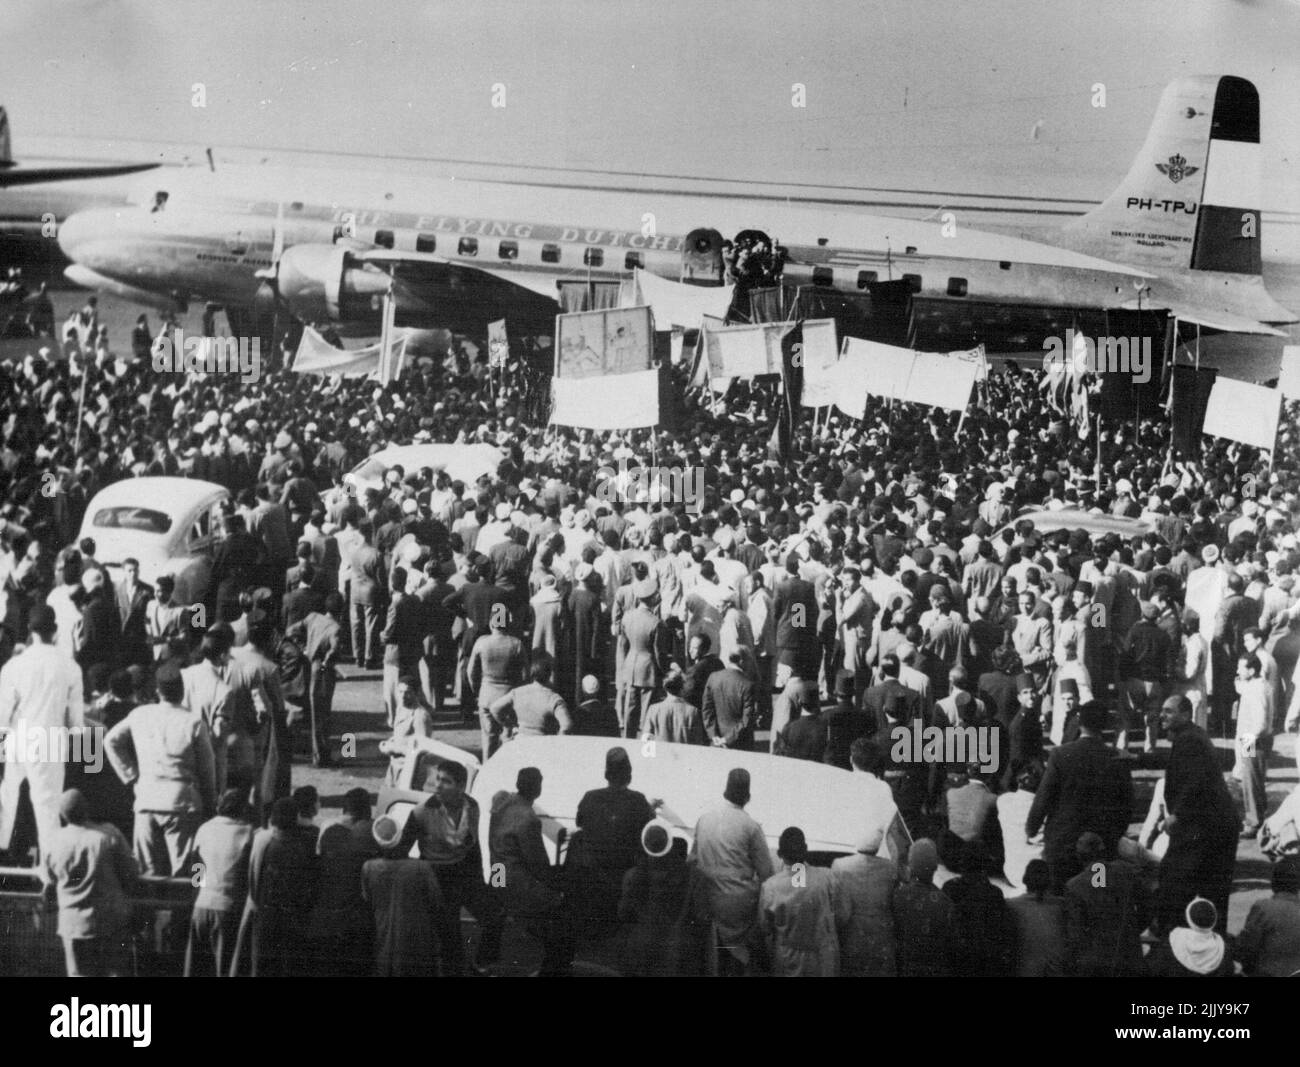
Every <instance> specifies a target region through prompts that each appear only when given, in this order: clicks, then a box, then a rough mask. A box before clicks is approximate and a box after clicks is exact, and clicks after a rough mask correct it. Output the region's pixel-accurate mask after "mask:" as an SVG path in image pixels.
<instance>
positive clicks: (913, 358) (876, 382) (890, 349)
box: [805, 337, 980, 419]
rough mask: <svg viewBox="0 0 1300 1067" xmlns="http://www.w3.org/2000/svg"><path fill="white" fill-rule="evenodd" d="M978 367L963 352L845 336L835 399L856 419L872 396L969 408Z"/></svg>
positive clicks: (835, 377) (833, 377)
mask: <svg viewBox="0 0 1300 1067" xmlns="http://www.w3.org/2000/svg"><path fill="white" fill-rule="evenodd" d="M979 370H980V368H979V364H978V363H976V362H975V361H974V360H971V359H968V358H965V357H964V356H962V355H957V356H956V358H954V356H953V355H945V354H943V353H940V352H914V351H912V350H911V349H910V348H896V347H894V346H893V345H882V344H880V343H878V342H876V341H863V340H861V339H860V338H857V337H846V338H845V339H844V353H843V355H842V356H841V357H840V361H839V362H838V363H837V364H836V365H835V368H834V370H833V372H832V375H831V380H832V385H831V392H832V395H833V398H834V399H833V401H832V402H833V403H834V404H835V406H836V407H837V408H839V409H840V410H841V411H842V412H844V413H845V414H846V415H852V416H853V417H854V418H855V419H859V418H861V417H862V411H863V408H864V407H865V406H866V403H867V397H868V396H878V397H881V398H883V399H885V400H897V401H900V402H902V403H908V404H926V405H929V406H930V407H940V408H946V409H948V410H949V411H964V410H965V409H966V406H967V404H968V403H969V402H970V393H971V389H972V388H974V385H975V382H976V380H977V379H978V377H979ZM806 389H807V386H806V384H805V391H806Z"/></svg>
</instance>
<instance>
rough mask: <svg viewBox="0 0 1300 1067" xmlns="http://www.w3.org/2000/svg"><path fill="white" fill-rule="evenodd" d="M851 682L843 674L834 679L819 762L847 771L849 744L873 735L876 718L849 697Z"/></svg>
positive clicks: (851, 694)
mask: <svg viewBox="0 0 1300 1067" xmlns="http://www.w3.org/2000/svg"><path fill="white" fill-rule="evenodd" d="M853 686H854V680H853V679H852V678H850V677H849V676H848V675H847V674H845V673H844V672H843V671H841V672H840V676H839V677H838V678H837V679H836V680H835V707H833V708H832V709H831V710H830V711H829V712H827V714H826V751H825V754H824V755H823V757H822V758H823V761H824V762H826V763H829V764H830V765H831V766H832V767H842V768H843V769H844V770H846V771H847V770H849V769H850V768H851V767H852V764H851V763H850V752H851V750H852V747H853V742H854V741H856V740H857V739H858V738H859V737H870V736H871V735H872V734H874V733H875V732H876V719H875V716H874V715H872V714H871V713H870V712H868V711H864V710H863V709H862V707H861V706H860V705H858V704H857V703H856V702H855V700H854V696H853Z"/></svg>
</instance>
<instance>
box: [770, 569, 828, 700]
mask: <svg viewBox="0 0 1300 1067" xmlns="http://www.w3.org/2000/svg"><path fill="white" fill-rule="evenodd" d="M785 570H786V574H785V577H784V578H782V579H781V581H779V582H778V583H777V586H776V591H775V593H774V595H773V598H772V612H773V614H774V615H775V616H776V680H775V683H774V687H775V688H777V689H784V688H785V683H786V682H787V681H789V679H790V677H791V676H792V675H793V676H797V677H799V678H814V679H815V678H817V677H818V674H819V672H820V669H821V645H820V643H819V641H818V638H817V619H818V611H819V609H818V605H817V591H816V589H815V588H814V587H813V583H812V582H809V581H806V580H805V579H803V578H800V577H799V556H798V554H797V553H795V552H791V553H790V554H789V555H788V556H787V557H786V561H785Z"/></svg>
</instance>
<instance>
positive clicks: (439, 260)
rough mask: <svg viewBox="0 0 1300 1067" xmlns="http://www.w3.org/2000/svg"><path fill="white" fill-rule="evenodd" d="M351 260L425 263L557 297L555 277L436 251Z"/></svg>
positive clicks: (378, 253) (368, 254) (369, 254)
mask: <svg viewBox="0 0 1300 1067" xmlns="http://www.w3.org/2000/svg"><path fill="white" fill-rule="evenodd" d="M352 258H353V259H355V260H359V261H361V262H362V263H374V264H376V265H378V266H382V265H383V264H386V263H393V264H401V263H424V264H430V265H433V266H441V267H446V268H447V270H448V271H449V272H453V273H456V274H461V275H462V276H463V275H471V276H472V275H482V276H484V277H488V278H494V279H496V280H497V281H501V282H506V283H507V284H509V285H517V286H518V287H519V288H521V289H527V290H528V291H529V292H532V293H536V294H537V295H538V296H544V297H546V298H547V299H549V300H554V299H556V296H557V289H556V285H555V282H556V279H555V275H553V274H542V273H540V272H538V273H535V272H533V271H528V270H523V269H519V268H516V269H514V270H512V269H510V268H509V267H501V268H494V267H480V266H479V265H478V264H476V263H453V262H451V260H448V259H444V258H443V257H442V256H439V255H437V254H436V253H433V252H394V251H392V250H390V249H387V248H377V249H373V250H370V251H365V252H357V253H354V254H353V257H352Z"/></svg>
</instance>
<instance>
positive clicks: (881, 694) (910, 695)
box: [862, 652, 929, 738]
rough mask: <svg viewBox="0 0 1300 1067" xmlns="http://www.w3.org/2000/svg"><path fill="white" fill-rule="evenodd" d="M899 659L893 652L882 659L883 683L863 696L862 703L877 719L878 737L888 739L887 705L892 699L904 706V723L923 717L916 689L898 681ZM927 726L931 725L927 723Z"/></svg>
mask: <svg viewBox="0 0 1300 1067" xmlns="http://www.w3.org/2000/svg"><path fill="white" fill-rule="evenodd" d="M901 666H902V665H901V664H900V663H899V661H898V657H897V656H896V655H894V653H892V652H887V653H886V654H885V655H884V656H882V657H881V659H880V673H881V675H882V681H881V682H880V684H879V685H873V686H871V687H870V688H869V689H868V690H867V691H866V692H865V693H864V694H863V695H862V703H863V706H864V707H865V708H866V710H867V712H868V713H870V714H871V715H873V716H874V717H875V720H876V733H877V736H880V737H882V738H887V734H886V733H885V730H886V726H887V725H888V724H887V723H886V720H885V704H886V703H887V702H889V701H890V700H891V699H892V700H895V701H897V702H899V703H901V704H902V706H903V713H902V714H901V715H900V719H901V721H903V722H907V723H910V722H911V721H912V720H913V719H915V718H918V717H921V696H920V694H919V693H917V692H916V690H914V689H909V688H908V687H907V686H905V685H904V684H903V683H902V682H900V681H899V680H898V673H899V670H900V668H901ZM925 725H927V726H928V725H929V723H926V724H925Z"/></svg>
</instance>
